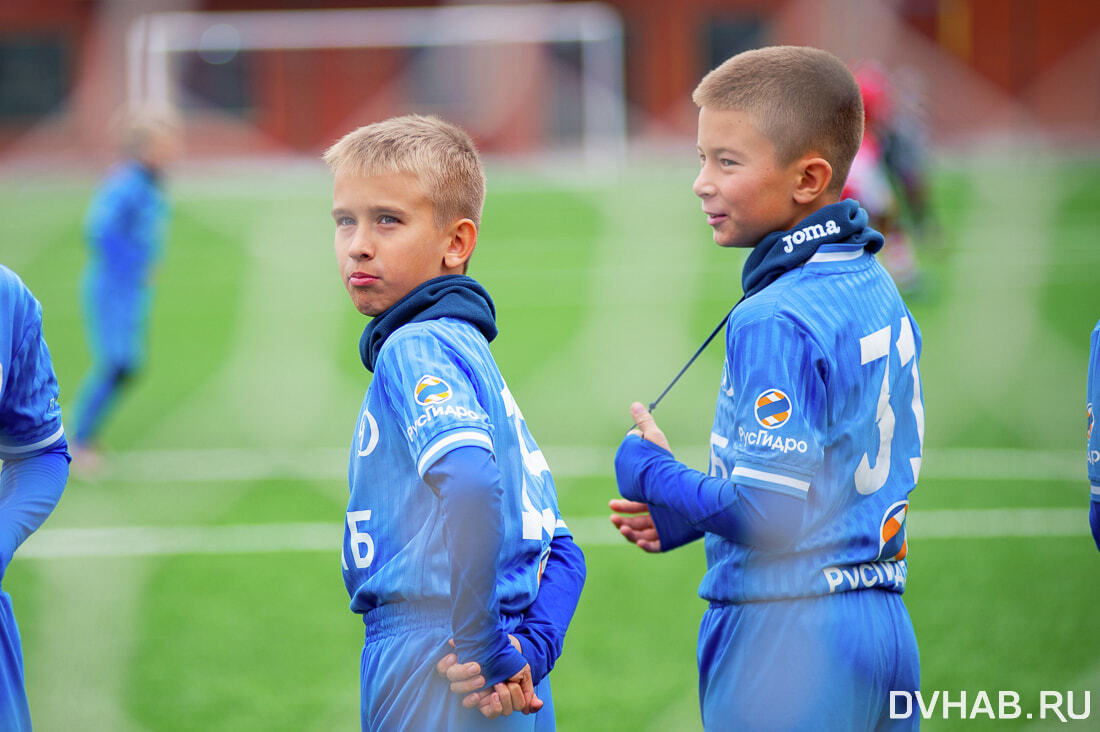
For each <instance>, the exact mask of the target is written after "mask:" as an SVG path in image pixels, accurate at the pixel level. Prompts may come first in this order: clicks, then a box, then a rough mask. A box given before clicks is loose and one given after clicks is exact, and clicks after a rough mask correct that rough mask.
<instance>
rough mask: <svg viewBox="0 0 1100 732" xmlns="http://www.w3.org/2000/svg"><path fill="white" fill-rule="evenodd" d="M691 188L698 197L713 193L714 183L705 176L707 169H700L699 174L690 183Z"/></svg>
mask: <svg viewBox="0 0 1100 732" xmlns="http://www.w3.org/2000/svg"><path fill="white" fill-rule="evenodd" d="M691 190H692V192H694V193H695V195H697V196H699V198H706V197H707V196H713V195H714V185H713V184H711V182H710V180H709V179H708V178H707V171H706V170H700V171H699V175H697V176H695V182H694V183H692V184H691Z"/></svg>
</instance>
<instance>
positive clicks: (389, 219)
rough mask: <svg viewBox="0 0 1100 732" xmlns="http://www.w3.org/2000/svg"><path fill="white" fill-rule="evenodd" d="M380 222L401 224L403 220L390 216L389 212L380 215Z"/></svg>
mask: <svg viewBox="0 0 1100 732" xmlns="http://www.w3.org/2000/svg"><path fill="white" fill-rule="evenodd" d="M378 223H380V224H400V223H401V222H400V221H398V220H397V219H396V218H395V217H393V216H390V215H389V214H382V215H381V216H379V217H378Z"/></svg>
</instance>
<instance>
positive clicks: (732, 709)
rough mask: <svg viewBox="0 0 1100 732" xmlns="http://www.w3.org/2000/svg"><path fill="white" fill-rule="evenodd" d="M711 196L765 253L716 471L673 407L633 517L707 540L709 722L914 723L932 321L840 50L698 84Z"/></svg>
mask: <svg viewBox="0 0 1100 732" xmlns="http://www.w3.org/2000/svg"><path fill="white" fill-rule="evenodd" d="M693 98H694V100H695V103H696V104H697V105H698V106H699V108H700V109H699V138H698V151H699V159H700V161H701V170H700V172H699V175H698V177H697V178H696V180H695V184H694V191H695V193H696V195H698V196H699V197H700V198H701V199H702V208H703V212H704V213H705V214H706V216H707V221H708V223H709V224H710V225H711V226H712V227H713V229H714V241H715V242H716V243H717V244H719V245H720V246H723V247H753V251H752V253H751V254H750V255H749V257H748V259H747V260H746V262H745V266H744V271H743V273H742V286H743V289H744V294H745V297H744V298H743V300H742V302H741V303H740V304H738V305H737V306H736V307H735V308H734V309H733V311H732V313H731V315H730V317H729V321H728V324H727V327H726V349H727V350H726V360H725V364H724V370H723V378H722V382H721V387H720V390H719V394H718V403H717V406H716V410H715V416H714V425H713V428H712V432H711V444H710V455H711V457H710V470H709V475H708V474H704V473H701V472H699V471H696V470H692V469H690V468H688V467H687V466H685V465H684V464H683V463H681V462H679V461H678V460H676V458H675V457H674V456H673V455H672V453H671V451H670V449H669V445H668V441H667V439H666V438H665V436H664V434H663V433H662V432H661V430H660V429H659V428H658V427H657V425H656V423H655V422H654V420H653V417H652V415H650V413H649V412H648V411H647V410H646V409H645V407H644V406H642V405H641V404H638V403H635V404H634V405H632V406H631V416H632V417H633V419H634V423H635V425H636V426H637V428H636V429H634V430H631V432H630V434H628V435H627V437H626V438H625V439H624V440H623V443H622V445H621V446H620V448H619V452H618V454H617V456H616V459H615V469H616V476H617V479H618V484H619V491H620V493H621V494H622V496H623V498H624V499H626V500H614V501H612V502H611V508H612V510H615V511H617V512H619V514H618V515H616V516H613V517H612V522H613V523H614V524H615V526H616V527H617V528H618V529H619V530H620V532H621V533H622V534H623V536H624V537H626V538H627V539H628V540H629V541H632V542H634V543H635V544H637V546H638V547H640V548H641V549H644V550H645V551H650V552H654V551H668V550H670V549H673V548H675V547H677V546H681V545H683V544H685V543H687V542H690V541H694V540H696V539H698V538H701V537H704V536H705V540H706V552H707V573H706V575H705V576H704V578H703V581H702V584H701V586H700V588H699V594H700V596H701V597H703V599H705V600H707V601H709V603H710V606H709V608H708V609H707V611H706V612H705V614H704V616H703V622H702V625H701V627H700V630H699V649H698V661H699V676H700V678H699V695H700V702H701V705H702V717H703V725H704V727H705V728H706V729H708V730H724V729H770V730H788V729H823V730H824V729H828V730H872V729H875V730H879V729H886V728H900V729H915V728H916V726H917V724H918V721H919V720H918V719H905V720H892V719H890V718H889V711H890V709H889V694H890V692H891V691H892V690H909V691H912V690H915V689H917V688H918V687H919V684H920V679H919V676H920V671H919V660H918V655H917V643H916V637H915V635H914V632H913V626H912V623H911V622H910V620H909V614H908V612H907V610H906V608H905V605H904V603H903V602H902V599H901V593H902V592H903V591H904V589H905V580H906V576H907V568H906V562H905V556H906V551H907V545H906V540H905V517H906V514H907V512H908V508H909V501H908V495H909V492H910V491H911V490H912V489H913V487H914V486H915V484H916V479H917V471H918V469H919V466H920V459H921V439H922V433H923V429H924V409H923V403H922V396H921V390H920V381H919V377H918V372H917V360H918V358H919V355H920V332H919V330H918V329H917V326H916V323H915V322H914V320H913V318H912V316H911V315H910V314H909V311H908V309H907V308H906V307H905V303H904V302H902V299H901V297H900V296H899V294H898V290H897V287H896V286H895V285H894V283H893V281H892V280H891V279H890V276H889V275H888V274H887V273H886V271H885V270H884V269H883V268H882V267H881V266H879V264H878V262H877V261H876V259H875V256H874V255H875V253H876V252H878V251H879V250H880V249H881V248H882V243H883V240H882V235H881V234H879V233H878V232H877V231H875V230H873V229H871V228H870V227H869V225H868V216H867V213H866V211H864V210H863V209H861V208H860V207H859V205H858V204H857V203H856V202H854V201H852V200H841V198H840V196H841V191H842V188H843V185H844V179H845V176H846V174H847V171H848V166H849V165H850V163H851V161H852V158H853V157H854V156H855V153H856V150H857V148H858V147H859V144H860V139H861V137H862V131H863V109H862V103H861V99H860V94H859V88H858V86H857V85H856V82H855V79H854V78H852V75H851V73H850V72H849V71H848V69H847V68H846V67H845V66H844V64H843V63H841V61H840V60H839V59H837V58H836V57H835V56H833V55H832V54H829V53H827V52H825V51H819V50H817V49H812V48H801V47H790V46H779V47H773V48H764V49H759V50H755V51H748V52H746V53H743V54H739V55H737V56H734V57H733V58H731V59H729V60H728V61H726V62H725V63H724V64H722V65H721V66H719V67H718V68H717V69H715V70H713V71H711V72H710V73H709V74H708V75H707V76H706V77H704V79H703V80H702V82H700V84H699V86H698V87H697V88H696V90H695V93H694V95H693Z"/></svg>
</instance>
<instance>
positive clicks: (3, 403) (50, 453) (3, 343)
mask: <svg viewBox="0 0 1100 732" xmlns="http://www.w3.org/2000/svg"><path fill="white" fill-rule="evenodd" d="M0 323H2V324H0V460H3V461H4V467H3V470H2V471H0V586H2V584H3V580H4V575H5V574H6V572H7V569H8V565H9V564H10V563H11V560H12V556H13V555H14V554H15V550H16V549H18V548H19V545H20V544H22V543H23V542H24V541H25V540H26V538H27V537H28V536H30V535H31V534H32V533H33V532H34V531H35V530H36V529H37V528H38V527H39V526H41V525H42V522H43V521H45V520H46V517H47V516H49V515H50V512H51V511H53V509H54V506H56V505H57V501H58V499H60V498H61V492H62V491H63V490H64V489H65V481H66V480H67V479H68V477H69V452H68V445H67V444H66V441H65V433H64V430H63V429H62V427H61V408H60V407H59V406H58V403H57V396H58V394H57V378H56V377H55V376H54V371H53V364H52V362H51V361H50V352H49V350H48V349H47V348H46V341H45V340H44V339H43V337H42V306H41V305H39V304H38V301H37V300H36V299H35V298H34V296H33V295H32V294H31V293H30V291H29V290H28V289H27V288H26V286H25V285H24V284H23V282H22V280H20V279H19V277H18V276H16V274H15V273H14V272H12V271H11V270H10V269H8V268H7V267H4V266H3V265H0ZM30 729H31V721H30V711H29V709H28V708H27V693H26V690H25V689H24V685H23V652H22V648H21V644H20V641H19V628H18V627H17V626H16V624H15V616H14V615H13V614H12V605H11V596H10V595H8V594H7V593H6V592H4V591H3V590H2V589H0V730H4V732H22V731H23V730H28V731H29V730H30Z"/></svg>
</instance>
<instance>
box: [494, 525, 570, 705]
mask: <svg viewBox="0 0 1100 732" xmlns="http://www.w3.org/2000/svg"><path fill="white" fill-rule="evenodd" d="M585 573H586V570H585V565H584V553H583V552H581V548H580V547H579V546H577V545H576V544H575V543H574V542H573V537H571V536H568V535H561V536H556V537H554V540H553V541H552V542H551V543H550V556H549V558H548V559H547V561H546V569H544V570H543V572H542V580H541V581H540V582H539V592H538V595H536V596H535V601H534V602H532V603H531V605H530V607H528V608H527V612H525V613H524V614H523V622H522V623H521V624H520V626H519V627H518V628H516V630H515V632H514V633H513V634H512V635H514V636H515V637H516V639H517V640H518V641H519V644H520V648H521V649H522V651H523V657H524V658H526V659H527V662H528V663H530V664H531V676H532V677H533V678H534V681H535V683H536V684H537V683H539V682H540V681H542V680H543V679H544V678H545V677H546V675H547V674H549V673H550V669H552V668H554V663H555V662H556V661H557V660H558V657H559V656H561V650H562V645H563V644H564V643H565V631H566V629H568V628H569V622H570V621H571V620H572V619H573V613H574V611H576V609H577V602H578V601H579V600H580V597H581V588H582V587H584V577H585Z"/></svg>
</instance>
